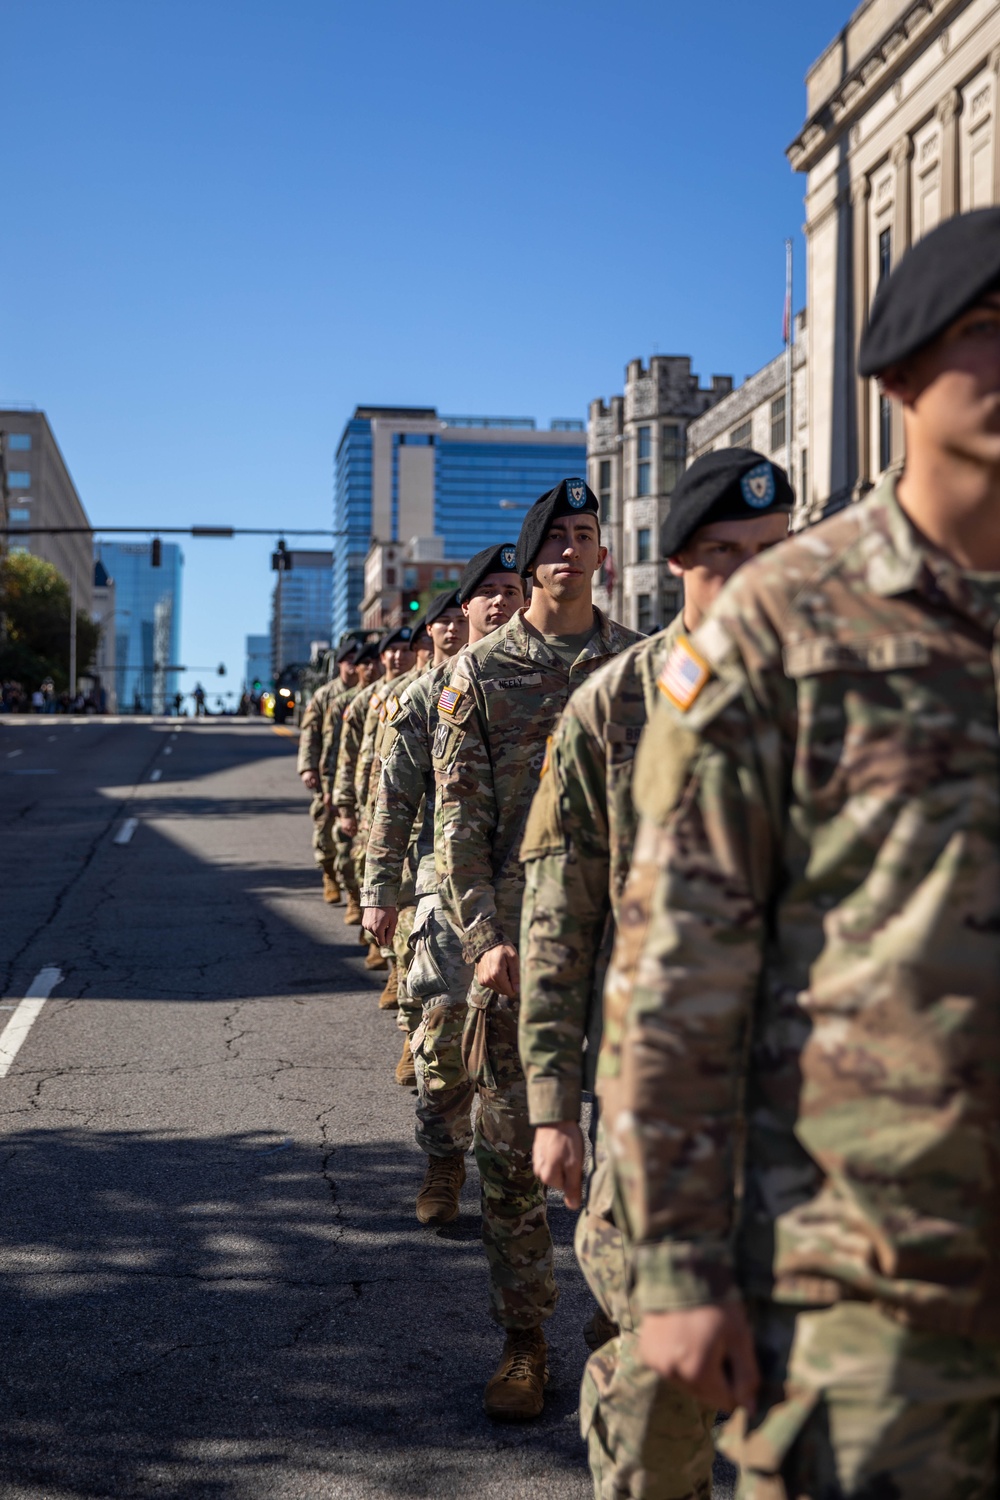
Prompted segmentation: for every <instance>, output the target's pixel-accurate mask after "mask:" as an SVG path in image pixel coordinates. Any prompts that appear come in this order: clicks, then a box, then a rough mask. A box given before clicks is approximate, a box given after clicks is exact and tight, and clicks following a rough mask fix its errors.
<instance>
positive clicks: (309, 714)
mask: <svg viewBox="0 0 1000 1500" xmlns="http://www.w3.org/2000/svg"><path fill="white" fill-rule="evenodd" d="M357 655H358V648H357V646H356V645H355V643H354V642H353V641H350V642H348V643H347V644H346V645H345V646H344V647H343V648H342V649H341V650H340V651H338V653H337V657H336V671H335V674H334V675H333V676H332V677H331V678H330V680H329V682H324V683H323V685H322V687H320V688H317V690H316V692H315V693H314V694H313V696H312V697H311V698H310V700H309V702H308V704H307V705H306V710H305V713H304V714H303V715H302V723H301V725H300V726H299V756H298V765H297V768H296V769H297V770H298V773H299V776H300V777H301V778H302V781H303V784H304V785H305V786H306V787H307V788H308V790H309V791H310V792H312V794H313V799H312V802H311V803H310V804H309V816H310V817H311V818H312V825H313V836H312V844H313V855H314V856H315V859H316V863H317V864H318V865H319V867H320V870H321V871H322V873H323V899H324V900H325V901H328V902H330V903H331V905H334V904H336V902H338V901H339V900H340V886H339V884H338V882H337V869H336V862H335V850H334V844H333V823H334V818H333V809H332V808H331V807H330V805H329V804H328V803H327V802H326V801H325V800H324V797H323V788H322V786H321V785H320V770H319V763H320V751H321V749H322V741H323V715H324V713H325V712H326V709H327V706H328V705H329V704H332V703H342V702H343V699H344V697H345V696H346V694H347V693H349V692H350V691H351V689H352V688H353V687H354V685H355V681H356V679H357V669H356V661H357Z"/></svg>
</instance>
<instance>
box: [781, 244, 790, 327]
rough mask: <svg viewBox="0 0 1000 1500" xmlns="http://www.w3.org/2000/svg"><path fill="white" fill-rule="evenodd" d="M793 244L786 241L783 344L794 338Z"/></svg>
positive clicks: (782, 322) (782, 325) (782, 321)
mask: <svg viewBox="0 0 1000 1500" xmlns="http://www.w3.org/2000/svg"><path fill="white" fill-rule="evenodd" d="M791 248H792V242H791V240H786V241H785V313H784V317H783V318H782V320H781V342H782V343H783V344H788V343H790V342H791V337H792V255H791Z"/></svg>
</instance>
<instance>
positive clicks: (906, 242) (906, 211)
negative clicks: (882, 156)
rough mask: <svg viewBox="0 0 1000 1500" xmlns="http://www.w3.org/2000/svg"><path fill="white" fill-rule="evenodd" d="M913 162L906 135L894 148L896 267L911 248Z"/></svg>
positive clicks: (894, 239)
mask: <svg viewBox="0 0 1000 1500" xmlns="http://www.w3.org/2000/svg"><path fill="white" fill-rule="evenodd" d="M912 161H913V141H912V139H911V137H910V136H908V135H904V136H903V138H902V140H900V141H897V142H896V144H895V145H894V146H893V148H892V165H893V166H894V167H895V169H896V182H895V186H894V190H893V200H894V201H893V210H892V263H893V265H894V266H895V265H896V263H897V262H898V261H899V260H900V259H901V258H902V256H903V255H904V254H905V252H906V251H907V250H908V249H909V248H910V240H911V236H912V234H913V227H912V226H913V211H912V208H911V203H912V198H913V180H912V178H913V172H912V167H911V165H910V163H911V162H912Z"/></svg>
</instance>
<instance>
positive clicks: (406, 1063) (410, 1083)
mask: <svg viewBox="0 0 1000 1500" xmlns="http://www.w3.org/2000/svg"><path fill="white" fill-rule="evenodd" d="M396 1082H397V1083H398V1084H399V1086H400V1087H401V1088H404V1089H412V1088H415V1087H416V1083H417V1070H416V1068H415V1067H414V1066H413V1053H412V1052H411V1051H410V1038H409V1037H408V1036H404V1038H403V1055H402V1057H401V1058H400V1059H399V1062H398V1063H397V1064H396Z"/></svg>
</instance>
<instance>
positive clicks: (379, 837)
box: [364, 544, 524, 1225]
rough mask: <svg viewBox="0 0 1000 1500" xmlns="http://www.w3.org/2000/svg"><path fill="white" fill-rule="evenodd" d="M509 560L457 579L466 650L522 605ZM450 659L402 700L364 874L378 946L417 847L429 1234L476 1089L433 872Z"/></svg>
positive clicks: (416, 1007) (414, 966) (461, 1147)
mask: <svg viewBox="0 0 1000 1500" xmlns="http://www.w3.org/2000/svg"><path fill="white" fill-rule="evenodd" d="M515 554H516V549H515V547H514V546H513V544H510V545H507V546H498V547H485V548H484V549H483V550H482V551H481V552H477V553H476V555H475V557H473V558H472V559H470V561H469V563H468V566H467V567H466V569H465V571H464V573H463V574H462V579H461V581H460V583H459V587H458V590H457V599H458V601H459V602H460V606H461V614H462V618H463V620H464V621H465V622H466V625H467V634H468V644H469V645H475V644H476V643H477V642H478V641H481V640H482V639H483V638H484V637H485V636H487V635H488V634H490V632H491V631H493V630H497V629H499V628H500V626H501V625H506V623H507V621H508V620H509V619H510V618H511V617H512V615H513V614H514V613H515V611H516V610H517V609H518V608H520V607H521V606H522V605H523V604H524V585H523V582H522V580H521V576H520V574H519V573H518V572H517V567H516V562H515ZM453 659H454V655H453V657H452V658H451V659H449V658H448V657H447V656H446V655H444V654H443V653H442V657H441V660H440V661H437V662H436V663H435V666H436V670H434V671H432V672H429V673H427V674H426V675H425V676H424V677H423V678H422V679H421V680H420V681H419V682H418V683H414V684H413V686H412V687H411V688H410V689H409V690H408V691H407V693H406V694H405V695H404V696H403V697H402V698H401V700H400V712H399V715H398V716H397V717H396V718H395V719H394V720H393V729H394V730H395V731H396V735H395V739H394V741H393V745H392V748H391V751H390V753H389V755H388V757H387V759H386V762H385V765H384V766H383V769H382V780H381V783H380V786H379V795H378V805H377V807H376V811H375V815H374V818H373V820H372V831H371V835H370V837H369V840H368V858H367V862H366V865H365V893H364V903H365V906H366V907H368V908H369V910H367V911H366V912H365V921H366V922H367V923H369V924H370V925H371V927H372V930H373V931H374V932H375V933H376V934H377V935H381V940H382V941H384V940H385V936H384V935H385V934H386V933H389V932H391V929H392V922H393V920H394V916H395V911H396V908H397V907H398V904H399V886H400V880H401V875H400V872H401V870H402V867H403V861H404V859H405V857H406V854H407V851H408V849H409V848H410V847H411V841H415V846H416V847H415V853H416V856H417V859H418V864H419V869H418V875H417V885H416V894H417V909H416V918H415V925H414V930H413V933H412V938H411V946H412V960H411V963H410V968H409V972H408V974H407V982H406V985H405V986H404V987H403V992H402V993H401V994H400V1006H399V1024H400V1026H401V1027H402V1028H403V1029H404V1031H405V1033H406V1036H407V1041H408V1043H409V1046H408V1049H407V1050H408V1052H409V1053H410V1054H411V1055H412V1058H413V1062H414V1064H415V1076H416V1083H417V1131H416V1138H417V1144H418V1145H419V1146H420V1148H421V1150H423V1151H424V1152H426V1154H427V1157H428V1162H427V1168H426V1171H425V1174H424V1180H423V1183H422V1184H421V1187H420V1190H419V1192H418V1194H417V1203H416V1212H417V1219H418V1220H419V1222H420V1223H421V1224H432V1225H438V1224H448V1223H451V1221H452V1220H453V1219H455V1218H457V1216H458V1211H459V1194H460V1193H461V1190H462V1184H463V1182H464V1181H465V1153H466V1151H467V1150H468V1148H469V1146H470V1145H471V1143H472V1122H471V1108H472V1098H473V1090H472V1085H471V1083H470V1082H469V1078H468V1074H467V1072H466V1069H465V1062H464V1059H463V1058H462V1049H461V1038H462V1031H463V1028H464V1023H465V1018H466V995H467V994H468V990H469V985H470V984H471V982H472V965H471V964H469V963H468V962H467V961H466V959H465V958H464V957H463V954H462V945H461V939H460V937H459V934H458V933H457V932H456V930H455V928H454V926H453V925H452V923H451V921H450V920H449V918H448V916H447V913H446V912H445V909H444V905H443V903H442V900H441V897H440V895H439V893H438V886H437V874H436V871H435V866H434V819H435V798H434V770H433V766H432V765H431V744H432V742H433V739H434V732H435V730H436V728H437V703H438V698H439V696H440V693H441V690H442V688H443V687H444V686H445V685H446V683H447V681H448V677H449V675H450V672H449V668H450V660H453ZM400 1076H401V1075H400V1074H399V1073H397V1077H400Z"/></svg>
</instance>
